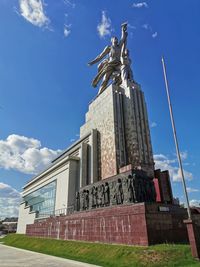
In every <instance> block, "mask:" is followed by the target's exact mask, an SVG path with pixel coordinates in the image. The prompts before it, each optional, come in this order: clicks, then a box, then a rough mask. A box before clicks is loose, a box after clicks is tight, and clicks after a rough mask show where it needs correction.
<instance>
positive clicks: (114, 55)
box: [88, 23, 128, 94]
mask: <svg viewBox="0 0 200 267" xmlns="http://www.w3.org/2000/svg"><path fill="white" fill-rule="evenodd" d="M121 27H122V35H121V40H120V41H119V42H118V39H117V37H112V38H111V45H109V46H106V47H105V48H104V50H103V52H102V53H101V54H100V55H98V56H97V57H96V58H95V59H94V60H92V61H90V62H89V63H88V65H89V66H91V65H93V64H95V63H97V62H99V61H100V60H102V59H103V58H104V57H105V56H106V55H108V58H106V59H104V60H103V61H101V62H100V64H99V65H98V74H97V75H96V77H95V78H94V80H93V81H92V86H93V87H96V86H97V84H98V83H99V81H100V80H101V79H103V81H102V84H101V86H100V88H99V92H98V94H101V93H102V92H103V91H104V90H105V89H106V87H107V85H108V82H109V80H110V79H111V78H112V79H114V80H115V82H117V80H118V83H120V82H119V79H120V68H121V57H122V47H123V45H124V47H125V43H126V39H127V36H128V33H127V23H123V24H122V25H121ZM123 56H124V52H123ZM116 73H118V77H117V78H116ZM112 76H114V77H112Z"/></svg>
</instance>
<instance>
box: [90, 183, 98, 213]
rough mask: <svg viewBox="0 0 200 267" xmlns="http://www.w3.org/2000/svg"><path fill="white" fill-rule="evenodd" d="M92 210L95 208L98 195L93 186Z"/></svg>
mask: <svg viewBox="0 0 200 267" xmlns="http://www.w3.org/2000/svg"><path fill="white" fill-rule="evenodd" d="M91 194H92V208H96V206H97V199H98V196H97V195H98V193H97V188H96V187H95V186H93V187H92V192H91Z"/></svg>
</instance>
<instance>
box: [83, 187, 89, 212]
mask: <svg viewBox="0 0 200 267" xmlns="http://www.w3.org/2000/svg"><path fill="white" fill-rule="evenodd" d="M82 198H83V210H87V209H88V208H89V190H85V189H84V190H83V193H82Z"/></svg>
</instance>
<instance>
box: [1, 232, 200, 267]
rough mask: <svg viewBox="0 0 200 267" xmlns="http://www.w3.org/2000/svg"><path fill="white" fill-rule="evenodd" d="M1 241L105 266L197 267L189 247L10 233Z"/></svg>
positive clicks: (198, 263)
mask: <svg viewBox="0 0 200 267" xmlns="http://www.w3.org/2000/svg"><path fill="white" fill-rule="evenodd" d="M1 241H2V242H4V244H5V245H9V246H13V247H18V248H23V249H27V250H32V251H36V252H41V253H44V254H49V255H54V256H58V257H62V258H67V259H72V260H78V261H82V262H87V263H91V264H97V265H100V266H106V267H131V266H134V267H139V266H148V267H153V266H155V267H156V266H157V267H165V266H170V267H172V266H180V267H184V266H190V267H192V266H200V262H198V261H196V260H194V259H193V258H192V256H191V252H190V247H189V245H172V244H163V245H156V246H150V247H135V246H123V245H108V244H99V243H86V242H77V241H64V240H55V239H46V238H36V237H28V236H25V235H19V234H10V235H8V236H6V237H4V238H3V239H1Z"/></svg>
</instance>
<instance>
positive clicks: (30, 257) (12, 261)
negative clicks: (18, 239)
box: [0, 244, 99, 267]
mask: <svg viewBox="0 0 200 267" xmlns="http://www.w3.org/2000/svg"><path fill="white" fill-rule="evenodd" d="M0 266H1V267H99V266H97V265H91V264H87V263H81V262H78V261H72V260H67V259H63V258H59V257H54V256H49V255H45V254H41V253H37V252H32V251H28V250H23V249H18V248H14V247H9V246H5V245H2V244H0Z"/></svg>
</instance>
